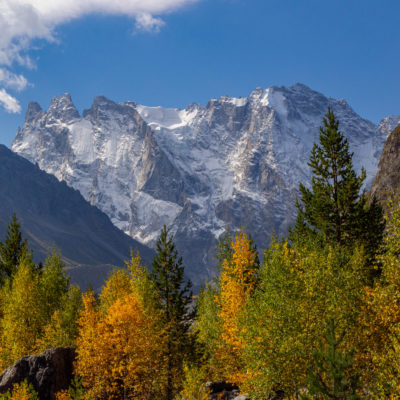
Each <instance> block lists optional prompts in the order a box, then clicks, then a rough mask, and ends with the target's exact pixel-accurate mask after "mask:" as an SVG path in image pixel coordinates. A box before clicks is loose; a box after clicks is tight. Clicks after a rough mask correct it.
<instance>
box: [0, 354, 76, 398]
mask: <svg viewBox="0 0 400 400" xmlns="http://www.w3.org/2000/svg"><path fill="white" fill-rule="evenodd" d="M75 356H76V354H75V349H74V348H72V347H57V348H54V349H48V350H46V351H44V352H43V353H42V354H39V355H33V356H26V357H22V358H20V359H19V360H17V361H16V362H15V364H14V365H12V366H11V367H9V368H7V369H6V370H5V371H4V372H3V374H2V375H1V376H0V393H5V392H7V391H8V390H9V389H12V387H13V385H14V384H16V383H19V382H23V381H24V380H27V382H28V383H30V384H32V385H33V387H34V388H35V390H36V391H37V392H38V394H39V398H40V400H53V399H55V393H57V392H58V391H60V390H63V389H67V388H68V387H69V385H70V382H71V379H72V373H73V363H74V360H75Z"/></svg>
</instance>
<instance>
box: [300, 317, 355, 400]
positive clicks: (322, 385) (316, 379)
mask: <svg viewBox="0 0 400 400" xmlns="http://www.w3.org/2000/svg"><path fill="white" fill-rule="evenodd" d="M344 336H345V332H343V333H342V334H341V335H339V336H338V335H337V333H336V326H335V321H334V319H330V321H329V324H328V326H327V329H326V333H325V335H324V341H325V344H323V342H322V341H320V343H319V349H318V350H316V351H314V364H315V366H314V368H310V369H309V371H308V381H309V385H308V389H309V393H310V395H311V396H312V397H311V398H316V399H336V400H356V399H359V398H360V397H359V395H358V394H357V392H358V391H359V389H360V381H359V374H358V373H357V371H356V370H355V368H354V366H353V364H354V359H353V356H352V354H351V353H347V354H346V353H344V352H342V351H341V350H340V349H339V347H340V345H341V343H342V342H343V339H344ZM305 398H307V397H306V396H305Z"/></svg>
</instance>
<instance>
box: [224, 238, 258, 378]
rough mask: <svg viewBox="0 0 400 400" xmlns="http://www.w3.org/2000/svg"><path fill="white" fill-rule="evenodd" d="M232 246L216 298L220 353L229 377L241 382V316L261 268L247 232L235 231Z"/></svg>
mask: <svg viewBox="0 0 400 400" xmlns="http://www.w3.org/2000/svg"><path fill="white" fill-rule="evenodd" d="M232 250H233V255H232V258H231V260H225V261H224V262H223V264H222V272H221V276H220V295H219V296H218V298H217V302H218V305H219V308H220V312H219V319H220V321H221V330H222V334H221V339H222V342H221V346H220V349H219V354H218V356H219V358H222V359H223V360H224V364H225V365H227V366H228V371H227V374H228V376H227V378H228V379H230V380H232V381H234V382H237V383H240V382H241V381H242V379H243V378H242V376H241V373H240V372H239V371H240V370H241V368H240V364H241V363H240V358H241V357H240V354H241V351H242V349H243V338H242V336H241V329H243V328H241V327H240V317H241V311H242V310H243V307H244V305H245V303H246V301H247V299H248V296H249V295H250V294H251V293H252V292H253V290H254V288H255V285H256V278H257V270H258V269H257V262H256V261H257V254H256V252H255V250H254V248H253V247H252V245H251V241H250V239H249V238H248V237H247V235H246V234H245V233H243V232H241V233H239V234H237V235H236V237H235V239H234V240H233V241H232Z"/></svg>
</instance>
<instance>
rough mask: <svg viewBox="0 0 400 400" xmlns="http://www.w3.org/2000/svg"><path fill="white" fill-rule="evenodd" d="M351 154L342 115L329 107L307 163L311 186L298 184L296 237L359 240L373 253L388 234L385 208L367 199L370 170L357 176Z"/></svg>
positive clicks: (294, 230)
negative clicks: (341, 127)
mask: <svg viewBox="0 0 400 400" xmlns="http://www.w3.org/2000/svg"><path fill="white" fill-rule="evenodd" d="M352 158H353V153H351V152H350V151H349V142H348V140H347V139H346V138H345V137H344V136H343V134H342V133H341V132H340V131H339V121H338V120H337V119H336V117H335V115H334V113H333V112H332V110H330V109H328V113H327V114H326V116H325V117H324V119H323V126H321V127H320V134H319V144H317V143H314V146H313V148H312V151H311V156H310V161H309V163H308V165H309V166H310V168H311V170H312V173H313V177H312V188H311V190H309V189H307V188H306V187H305V186H304V185H302V184H300V186H299V190H300V194H301V199H300V202H298V203H297V208H298V215H297V220H296V224H295V227H294V229H293V231H292V239H296V238H297V239H298V238H302V237H309V236H312V237H314V238H316V237H317V236H319V237H321V238H322V239H324V240H326V241H328V242H330V243H333V244H338V245H343V244H346V245H348V244H350V245H351V244H354V243H355V242H359V243H361V244H362V245H363V246H364V248H365V249H366V251H367V253H368V254H369V256H370V258H373V257H374V255H375V252H376V251H377V248H378V247H379V244H380V243H381V241H382V237H383V230H384V220H383V212H382V208H381V206H380V205H379V204H378V203H377V202H376V200H375V199H373V200H372V201H371V202H368V200H367V197H366V195H365V193H364V192H361V188H362V185H363V182H364V179H365V170H364V168H363V169H362V170H361V175H360V176H358V175H357V174H356V173H355V171H354V168H353V162H352Z"/></svg>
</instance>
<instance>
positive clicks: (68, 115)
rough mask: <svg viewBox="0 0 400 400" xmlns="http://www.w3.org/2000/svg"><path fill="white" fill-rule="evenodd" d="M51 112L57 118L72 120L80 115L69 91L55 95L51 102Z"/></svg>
mask: <svg viewBox="0 0 400 400" xmlns="http://www.w3.org/2000/svg"><path fill="white" fill-rule="evenodd" d="M49 112H50V113H51V114H52V116H53V117H55V118H56V119H60V120H63V121H70V120H72V119H76V118H79V117H80V115H79V112H78V110H77V109H76V107H75V106H74V103H73V102H72V99H71V95H70V94H69V93H64V94H62V95H61V96H59V97H54V98H53V99H52V100H51V102H50V107H49Z"/></svg>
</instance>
